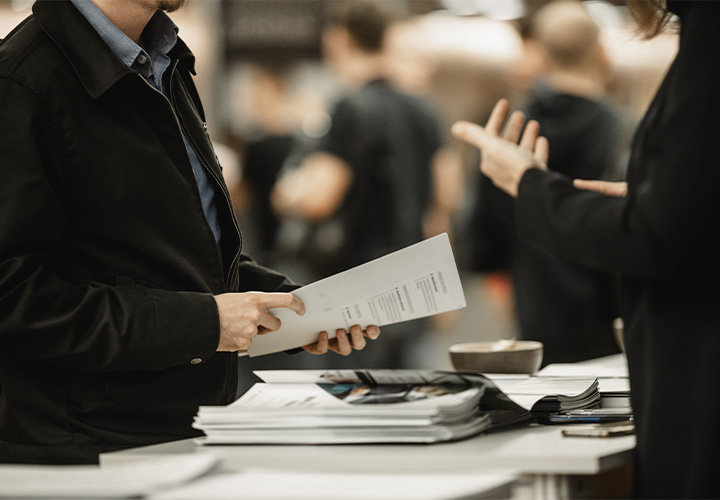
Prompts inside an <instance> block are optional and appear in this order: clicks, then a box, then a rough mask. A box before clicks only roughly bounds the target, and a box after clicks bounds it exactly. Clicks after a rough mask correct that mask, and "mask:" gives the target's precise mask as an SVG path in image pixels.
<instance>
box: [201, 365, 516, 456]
mask: <svg viewBox="0 0 720 500" xmlns="http://www.w3.org/2000/svg"><path fill="white" fill-rule="evenodd" d="M256 375H258V376H259V377H260V378H261V379H263V380H265V382H266V383H259V384H255V385H254V386H253V387H252V388H251V389H250V390H249V391H248V392H247V393H245V395H243V396H242V397H241V398H240V399H238V400H237V401H235V402H234V403H232V404H230V405H228V406H224V407H220V406H201V407H200V410H199V412H198V415H197V417H196V419H195V424H194V426H195V427H196V428H197V429H200V430H202V431H204V432H205V434H206V435H207V439H206V440H203V441H202V442H203V443H205V444H233V443H237V444H250V443H265V444H271V443H277V444H279V443H283V444H331V443H346V444H347V443H433V442H438V441H450V440H455V439H461V438H464V437H468V436H471V435H474V434H477V433H479V432H482V431H484V430H486V429H488V428H490V427H491V426H493V425H497V424H496V423H495V422H494V421H493V418H492V412H491V411H486V410H485V409H484V408H485V403H486V401H489V402H493V403H492V406H495V407H498V406H499V407H500V408H498V409H499V410H500V412H501V415H502V416H503V420H504V421H508V420H509V418H508V416H511V417H512V420H513V421H518V420H520V419H522V418H526V417H527V412H526V411H525V410H523V409H522V408H520V407H519V406H517V405H515V404H514V403H512V402H511V401H509V400H507V399H505V400H503V399H502V398H501V397H499V396H498V394H499V391H497V388H495V387H494V385H493V384H492V382H490V381H489V380H488V379H486V378H485V377H482V376H479V375H466V374H457V373H454V372H441V371H423V370H329V371H322V370H309V371H295V370H280V371H259V372H256ZM498 402H499V403H500V404H497V403H498Z"/></svg>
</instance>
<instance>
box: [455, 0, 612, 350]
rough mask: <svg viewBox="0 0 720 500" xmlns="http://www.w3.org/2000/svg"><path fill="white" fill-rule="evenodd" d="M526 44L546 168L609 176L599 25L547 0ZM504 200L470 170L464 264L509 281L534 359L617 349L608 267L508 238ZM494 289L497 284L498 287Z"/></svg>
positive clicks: (531, 114)
mask: <svg viewBox="0 0 720 500" xmlns="http://www.w3.org/2000/svg"><path fill="white" fill-rule="evenodd" d="M525 46H526V50H529V51H530V52H531V53H533V54H536V55H537V56H538V57H536V58H535V59H541V60H542V61H544V63H543V64H542V67H544V70H542V71H541V74H540V76H539V78H537V79H536V83H535V86H534V88H533V89H532V90H531V95H530V97H529V100H528V102H527V103H526V105H525V109H524V111H525V113H526V115H527V117H528V119H534V120H536V121H538V122H540V123H541V124H542V133H543V135H544V136H545V137H547V138H548V140H549V141H550V144H551V145H552V149H551V150H550V157H549V159H548V168H549V169H550V170H554V171H556V172H560V173H562V174H564V175H567V176H569V177H580V178H587V179H606V180H611V179H612V180H619V178H622V177H621V175H622V174H621V169H619V168H618V163H619V158H620V152H621V151H620V150H621V145H622V144H623V140H622V138H621V129H622V127H621V120H620V117H619V115H618V114H617V113H616V112H615V111H614V109H613V108H612V107H611V106H610V105H609V104H608V103H607V102H605V101H604V100H603V99H604V96H605V88H606V82H607V80H608V73H609V62H608V60H607V57H606V55H605V51H604V50H603V46H602V44H601V41H600V30H599V28H598V26H597V25H596V24H595V22H594V21H593V19H592V18H591V17H590V15H589V13H588V12H587V10H586V9H585V7H584V6H583V5H582V3H581V2H579V1H573V0H560V1H557V2H550V3H548V4H547V5H545V6H543V7H542V8H540V9H539V10H538V11H536V12H535V13H534V15H533V17H532V19H531V20H530V23H529V32H528V37H527V38H526V40H525ZM514 219H515V213H514V205H513V199H512V197H511V196H509V195H508V194H507V193H505V192H504V191H502V190H500V189H498V188H497V187H496V186H495V185H493V183H492V181H491V180H490V179H489V178H488V177H486V176H484V175H481V176H480V177H479V194H478V198H477V203H476V207H475V210H474V214H473V218H472V220H471V230H470V232H469V234H472V235H473V236H472V237H473V240H474V242H473V250H474V253H473V262H472V264H473V266H474V269H475V270H478V271H481V272H488V273H489V275H488V278H487V279H486V283H487V284H488V286H489V287H492V289H493V290H498V283H499V282H502V281H503V280H505V279H510V280H511V284H510V285H509V289H511V290H512V295H513V297H514V301H512V299H510V295H509V294H508V295H507V297H508V299H510V300H511V303H513V302H514V304H513V305H514V311H515V315H516V318H517V322H518V327H519V333H520V336H521V337H522V338H524V339H530V340H539V341H542V342H543V363H544V364H549V363H557V362H572V361H580V360H583V359H589V358H595V357H599V356H605V355H609V354H613V353H616V352H618V346H617V343H616V342H615V339H614V335H613V328H612V321H613V318H615V317H616V316H617V315H618V312H617V306H616V302H617V297H616V296H617V284H616V280H615V278H614V277H613V275H611V274H609V273H605V272H600V271H597V270H593V269H588V268H586V267H584V266H581V265H579V264H576V263H573V262H568V261H565V260H563V259H561V258H560V257H557V256H555V255H553V254H551V253H548V252H546V251H544V250H542V249H539V248H536V247H534V246H532V245H531V244H529V243H527V242H524V241H522V240H520V239H519V238H518V235H517V231H516V228H515V220H514ZM500 289H504V288H500Z"/></svg>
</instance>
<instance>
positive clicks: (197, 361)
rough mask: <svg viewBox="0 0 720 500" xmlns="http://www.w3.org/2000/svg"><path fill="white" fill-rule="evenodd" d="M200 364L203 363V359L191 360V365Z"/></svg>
mask: <svg viewBox="0 0 720 500" xmlns="http://www.w3.org/2000/svg"><path fill="white" fill-rule="evenodd" d="M200 363H202V358H193V359H191V360H190V364H191V365H199V364H200Z"/></svg>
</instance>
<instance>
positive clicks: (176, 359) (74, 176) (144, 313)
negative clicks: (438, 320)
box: [0, 0, 379, 463]
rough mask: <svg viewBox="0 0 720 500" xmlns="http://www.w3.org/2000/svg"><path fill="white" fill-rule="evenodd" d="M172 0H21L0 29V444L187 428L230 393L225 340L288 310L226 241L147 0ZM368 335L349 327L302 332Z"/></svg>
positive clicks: (225, 220) (114, 439) (220, 210)
mask: <svg viewBox="0 0 720 500" xmlns="http://www.w3.org/2000/svg"><path fill="white" fill-rule="evenodd" d="M181 4H182V0H145V1H139V0H138V1H134V2H125V3H118V2H112V1H109V0H95V2H94V3H91V2H90V1H89V0H77V1H75V0H74V1H73V2H72V3H71V2H66V1H47V2H45V1H42V2H37V3H36V4H35V5H34V7H33V15H31V16H30V17H29V18H28V19H26V20H25V21H24V22H23V23H21V24H20V25H19V26H18V27H17V28H16V29H15V30H13V31H12V32H11V33H10V34H9V35H8V36H7V37H6V38H5V40H4V41H3V42H2V45H1V46H0V127H1V129H0V130H1V132H0V137H2V139H1V140H0V207H1V208H0V462H34V463H41V462H46V463H51V462H63V463H83V462H90V463H91V462H96V461H97V456H98V453H100V452H103V451H108V450H112V449H119V448H123V447H128V446H134V445H143V444H149V443H154V442H159V441H163V440H171V439H179V438H183V437H189V436H192V435H194V431H193V430H192V429H191V421H192V417H193V415H194V414H195V412H196V411H197V407H198V405H200V404H226V403H229V402H230V401H232V400H233V399H234V397H235V391H236V387H237V355H236V354H235V351H238V350H243V349H247V348H248V347H249V346H250V344H251V343H252V339H253V338H254V336H255V335H257V334H258V332H266V331H272V330H276V329H277V328H278V327H279V326H280V325H279V320H278V319H277V318H275V317H274V316H273V315H272V314H270V313H269V311H268V309H270V308H274V307H287V308H290V309H292V310H294V311H295V312H297V313H298V314H302V313H303V311H304V306H303V304H302V302H301V301H300V300H299V299H297V298H296V297H295V296H293V295H291V294H289V293H283V292H289V291H290V290H292V289H294V288H295V287H296V285H294V284H292V283H291V282H290V281H289V280H288V279H287V278H285V277H284V276H282V275H280V274H277V273H275V272H273V271H270V270H268V269H265V268H262V267H260V266H258V265H257V264H255V263H254V262H253V261H252V260H251V259H249V258H248V257H246V256H244V255H242V254H241V253H240V246H241V239H240V233H239V230H238V227H237V223H236V221H235V218H234V216H233V212H232V209H231V206H230V199H229V196H228V193H227V188H226V186H225V184H224V182H223V180H222V175H221V169H220V166H219V164H218V163H217V158H216V156H215V154H214V152H213V149H212V145H211V143H210V139H209V137H208V134H207V131H206V130H207V127H206V124H205V117H204V112H203V109H202V106H201V103H200V100H199V98H198V95H197V92H196V90H195V87H194V85H193V82H192V78H191V74H194V67H193V66H194V58H193V56H192V53H191V52H190V50H189V49H188V48H187V47H186V46H185V44H184V43H183V42H182V40H180V39H179V38H177V34H176V33H177V28H176V27H175V26H174V24H173V23H172V21H170V19H169V18H168V17H167V16H166V15H165V14H164V13H163V12H162V11H161V10H158V9H166V10H172V9H173V8H176V7H178V6H179V5H181ZM263 292H275V293H263ZM365 334H366V335H367V336H370V337H373V338H374V337H376V336H377V335H378V334H379V330H378V329H377V328H376V327H369V328H368V330H367V331H366V332H365ZM364 345H365V340H364V338H363V331H362V330H360V329H359V328H358V327H354V328H353V329H352V330H351V333H350V335H347V334H346V332H344V331H342V332H339V335H338V339H337V340H332V341H330V342H328V340H327V335H326V334H324V333H322V334H321V335H320V337H319V339H318V342H317V343H316V344H313V345H311V346H308V347H307V350H309V351H311V352H314V353H319V354H321V353H323V352H325V351H327V349H328V348H330V349H333V350H335V351H339V352H341V353H345V354H346V353H348V352H349V351H350V350H351V349H352V347H355V348H362V347H363V346H364ZM217 351H222V352H217Z"/></svg>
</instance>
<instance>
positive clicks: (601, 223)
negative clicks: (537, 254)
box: [516, 98, 720, 281]
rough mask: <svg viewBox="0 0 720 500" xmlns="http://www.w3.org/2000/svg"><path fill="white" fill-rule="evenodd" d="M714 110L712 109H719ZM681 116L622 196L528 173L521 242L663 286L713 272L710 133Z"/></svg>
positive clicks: (717, 172) (522, 193)
mask: <svg viewBox="0 0 720 500" xmlns="http://www.w3.org/2000/svg"><path fill="white" fill-rule="evenodd" d="M714 100H715V101H717V98H715V99H714ZM717 104H718V103H717V102H715V103H710V106H709V107H710V109H720V107H718V106H717ZM713 105H714V108H713V107H712V106H713ZM688 111H689V112H690V113H692V112H693V110H688ZM697 111H698V112H700V110H697ZM706 113H707V112H706ZM682 116H683V115H682V114H678V115H677V116H676V117H675V118H677V121H676V123H682V126H678V127H677V128H675V130H674V132H673V135H674V137H675V139H674V140H669V139H665V140H663V139H662V138H661V136H662V135H663V134H662V132H660V133H659V134H658V135H659V136H660V137H656V138H655V143H654V144H653V145H652V146H650V148H651V150H652V151H651V152H649V154H647V156H646V157H644V158H643V159H642V160H641V161H642V162H643V164H642V165H641V168H644V169H645V172H646V174H645V177H644V178H643V179H642V180H640V181H639V183H637V184H635V185H633V184H632V183H631V184H630V192H629V194H628V196H627V197H622V198H616V197H610V196H603V195H600V194H598V193H594V192H590V191H583V190H578V189H575V188H573V186H572V181H571V180H570V179H568V178H567V177H564V176H562V175H560V174H557V173H554V172H548V171H541V170H538V169H531V170H528V171H527V172H526V173H525V175H524V176H523V178H522V180H521V183H520V187H519V196H518V198H517V201H516V223H517V225H518V230H519V234H520V237H521V238H523V239H525V240H526V241H528V242H530V243H532V244H535V245H536V246H539V247H540V248H542V249H544V250H547V251H550V252H552V253H555V254H557V255H559V256H561V257H565V258H567V259H570V260H573V261H575V262H578V263H580V264H584V265H586V266H589V267H593V268H597V269H601V270H605V271H610V272H619V273H622V274H624V275H627V276H636V277H642V278H648V279H653V280H660V281H664V280H668V279H669V280H672V279H674V278H677V277H678V276H679V275H680V274H682V273H685V272H692V271H693V270H698V271H704V270H710V269H713V268H714V267H715V266H716V264H715V262H716V259H717V255H718V253H719V252H720V248H718V243H717V241H718V238H716V237H714V235H713V234H712V233H713V231H712V228H713V227H715V225H716V224H717V222H716V218H717V215H718V213H719V209H720V206H719V203H718V200H720V197H718V195H717V193H718V192H720V164H719V163H720V162H719V161H718V158H717V156H716V153H715V152H714V151H712V149H713V148H712V147H710V145H712V144H713V141H714V138H713V137H712V130H713V129H714V127H710V126H707V124H708V123H709V122H705V124H704V125H705V126H704V127H703V125H702V124H698V123H694V122H693V120H691V119H688V118H687V117H688V116H692V114H689V115H686V117H685V118H682ZM696 116H697V115H696ZM706 117H707V118H708V119H709V117H708V116H707V115H706ZM675 118H671V121H675ZM698 121H702V120H698Z"/></svg>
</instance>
